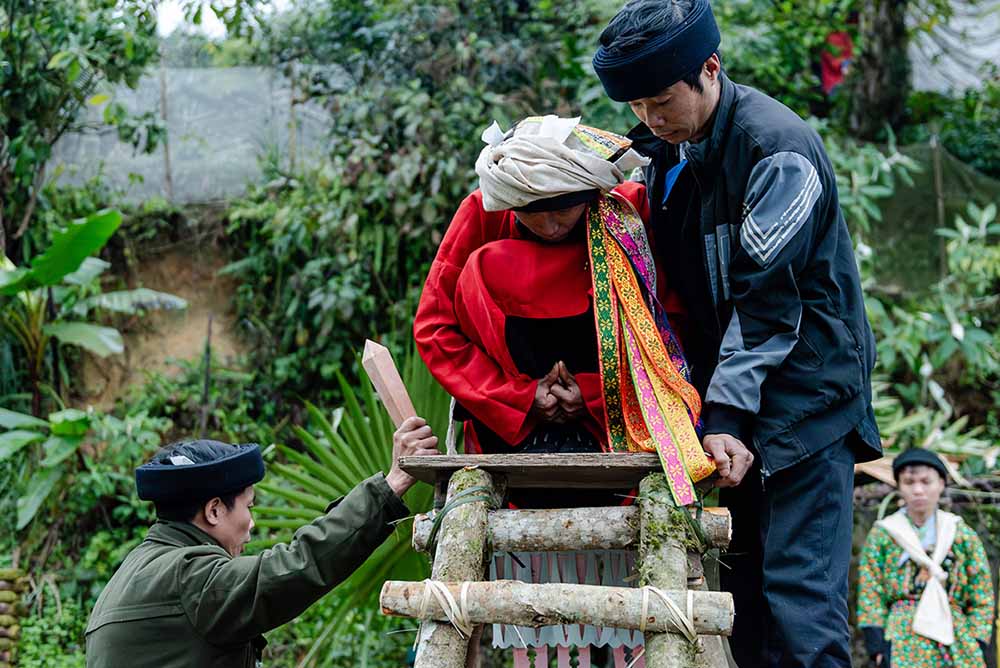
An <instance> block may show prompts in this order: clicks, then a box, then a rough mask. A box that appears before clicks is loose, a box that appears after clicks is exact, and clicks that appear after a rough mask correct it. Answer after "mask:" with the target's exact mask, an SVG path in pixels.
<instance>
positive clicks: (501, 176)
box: [476, 116, 649, 211]
mask: <svg viewBox="0 0 1000 668" xmlns="http://www.w3.org/2000/svg"><path fill="white" fill-rule="evenodd" d="M579 124H580V119H579V117H577V118H559V117H558V116H545V117H541V118H537V117H535V118H529V119H526V120H525V121H522V122H521V123H519V124H518V125H517V126H516V127H515V129H514V131H513V132H507V133H506V134H505V133H504V132H503V131H502V130H501V129H500V126H499V125H498V124H497V123H496V121H494V122H493V125H491V126H490V127H488V128H486V130H485V131H484V132H483V135H482V139H483V141H484V142H486V144H487V146H486V147H485V148H483V150H482V152H481V153H480V154H479V159H478V160H476V174H477V175H478V176H479V188H480V190H481V191H482V193H483V208H484V209H486V210H487V211H503V210H506V209H519V208H522V207H524V206H526V205H528V204H530V203H532V202H534V201H537V200H540V199H548V198H550V197H557V196H559V195H566V194H569V193H574V192H581V191H584V190H600V191H601V192H607V191H609V190H611V189H612V188H614V187H615V186H617V185H619V184H621V183H622V182H624V180H625V175H626V174H628V173H630V172H631V171H632V170H633V169H635V168H636V167H641V166H643V165H646V164H649V160H647V159H646V158H643V157H641V156H640V155H639V154H638V153H636V152H635V151H633V150H632V149H631V148H629V149H628V150H627V151H626V152H625V153H624V155H622V156H621V157H619V158H618V159H617V160H615V161H614V162H611V161H609V160H608V159H606V158H605V157H603V156H601V155H598V154H597V153H596V152H594V151H592V150H589V149H588V147H587V146H585V145H583V144H582V143H581V142H580V141H578V140H576V139H575V137H574V133H573V131H574V129H575V128H576V127H577V125H579ZM581 127H583V126H581ZM608 134H610V133H608ZM620 139H621V140H622V141H623V142H624V145H625V146H628V144H630V143H631V142H629V141H628V140H627V139H625V138H624V137H620Z"/></svg>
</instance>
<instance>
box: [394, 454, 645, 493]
mask: <svg viewBox="0 0 1000 668" xmlns="http://www.w3.org/2000/svg"><path fill="white" fill-rule="evenodd" d="M399 465H400V467H401V468H402V469H403V470H404V471H406V472H407V473H409V474H410V475H412V476H413V477H415V478H416V479H417V480H423V481H424V482H427V483H431V484H433V483H434V482H435V481H436V480H438V479H439V478H441V477H448V476H450V475H451V474H452V473H453V472H455V471H457V470H459V469H462V468H466V467H478V468H481V469H484V470H486V471H489V472H490V473H494V474H499V475H502V476H504V477H505V478H506V479H507V487H509V488H518V489H523V488H531V487H556V486H558V487H574V488H596V489H616V488H620V489H631V488H633V487H637V486H638V484H639V481H640V480H642V479H643V478H644V477H646V476H647V475H649V474H650V473H654V472H656V471H659V470H660V460H659V459H658V458H657V456H656V455H655V454H654V453H651V452H630V453H621V454H609V453H593V454H590V453H584V454H537V455H536V454H509V455H508V454H503V455H441V456H439V457H400V458H399Z"/></svg>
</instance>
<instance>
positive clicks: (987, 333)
mask: <svg viewBox="0 0 1000 668" xmlns="http://www.w3.org/2000/svg"><path fill="white" fill-rule="evenodd" d="M996 213H997V209H996V206H994V205H990V206H988V207H986V208H985V209H980V208H978V207H976V206H975V205H973V204H970V205H969V210H968V214H967V219H966V218H961V217H960V218H959V219H958V220H956V222H955V228H954V229H950V228H949V229H944V230H940V234H942V235H943V236H945V237H946V238H947V239H948V240H949V241H948V244H947V255H948V274H947V275H946V276H945V277H944V278H943V279H941V280H940V281H939V282H938V283H937V284H935V285H933V286H931V289H930V290H929V291H928V293H927V294H925V295H923V296H922V297H921V298H920V299H919V300H917V299H914V298H912V297H907V296H895V297H894V296H892V295H880V296H878V297H870V298H869V299H868V309H869V315H870V318H871V321H872V326H873V328H874V329H875V332H876V340H877V341H878V352H879V369H880V373H881V377H882V378H883V382H882V383H881V384H880V387H881V389H882V390H883V401H882V402H881V403H880V404H879V406H878V408H879V410H880V414H881V416H882V417H883V419H884V424H883V431H884V434H885V436H886V437H887V438H888V441H889V444H890V445H893V446H895V447H906V446H910V445H921V446H924V447H933V448H935V449H938V450H940V451H942V452H950V453H953V454H958V455H965V456H969V457H972V458H973V459H972V460H971V461H970V464H969V466H970V468H971V470H972V471H973V472H982V471H983V470H988V469H990V468H992V467H993V466H994V465H995V462H996V458H997V455H998V454H1000V449H998V448H997V447H996V446H995V445H994V444H995V442H996V438H997V436H998V435H1000V430H997V428H996V424H995V421H994V422H993V423H991V422H990V420H989V419H988V417H989V416H990V415H993V414H995V412H996V410H997V407H998V406H1000V334H998V332H1000V300H998V299H997V291H998V288H1000V251H998V246H997V237H998V235H1000V225H998V224H996V222H995V221H996Z"/></svg>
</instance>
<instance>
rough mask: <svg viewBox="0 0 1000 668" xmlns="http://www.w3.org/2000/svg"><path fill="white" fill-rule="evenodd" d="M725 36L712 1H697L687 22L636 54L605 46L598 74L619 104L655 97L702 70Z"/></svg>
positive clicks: (654, 38) (596, 58)
mask: <svg viewBox="0 0 1000 668" xmlns="http://www.w3.org/2000/svg"><path fill="white" fill-rule="evenodd" d="M720 41H721V37H720V34H719V26H718V25H716V23H715V16H714V15H713V14H712V7H711V6H710V5H709V4H708V0H695V3H694V8H693V9H692V10H691V13H690V14H688V15H687V16H686V17H685V18H684V20H683V21H682V22H681V23H680V24H679V25H676V26H673V27H671V28H669V29H667V30H664V31H663V32H660V33H657V34H655V35H653V36H652V37H650V38H649V39H648V40H647V41H646V42H645V43H643V44H642V45H641V46H640V47H638V48H637V49H635V50H634V51H629V52H626V53H620V52H618V51H613V50H610V49H608V48H607V47H604V46H601V47H600V48H599V49H598V50H597V53H596V54H595V55H594V71H595V72H597V76H598V77H600V79H601V83H602V84H604V90H605V92H606V93H607V94H608V97H610V98H611V99H612V100H615V101H616V102H628V101H630V100H639V99H642V98H644V97H654V96H656V95H658V94H659V93H660V92H662V91H663V89H664V88H667V87H668V86H672V85H673V84H675V83H677V82H678V81H680V80H681V79H682V78H683V77H684V76H685V75H686V74H688V73H689V72H693V71H695V70H696V69H698V68H699V67H700V66H701V64H702V63H704V62H705V61H706V60H708V57H709V56H711V55H712V54H713V53H714V52H715V51H716V50H718V48H719V42H720Z"/></svg>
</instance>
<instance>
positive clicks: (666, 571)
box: [639, 473, 699, 668]
mask: <svg viewBox="0 0 1000 668" xmlns="http://www.w3.org/2000/svg"><path fill="white" fill-rule="evenodd" d="M686 512H687V511H686V510H685V509H684V508H680V507H678V506H677V505H676V504H675V503H674V499H673V496H672V495H671V493H670V487H669V485H668V484H667V478H666V476H664V475H663V474H662V473H654V474H652V475H648V476H646V477H645V478H644V479H643V481H642V482H641V483H640V484H639V522H640V524H639V531H640V541H639V560H640V562H639V563H640V564H641V566H640V570H639V577H640V581H641V582H640V583H641V584H642V585H651V586H654V587H658V588H659V589H662V590H664V591H683V590H686V589H687V584H688V580H687V578H688V559H687V548H686V544H687V543H688V542H689V541H688V536H687V520H686V518H685V517H683V514H684V513H686ZM686 604H687V601H684V602H683V604H682V605H681V606H680V607H681V610H686V609H687V608H686ZM645 640H646V649H645V656H646V665H647V666H649V668H668V667H669V668H693V666H694V661H695V657H696V656H697V654H698V649H699V647H698V645H697V644H696V643H692V642H689V641H688V640H687V639H686V638H683V637H682V636H678V635H674V634H665V633H663V632H662V631H661V632H660V633H656V630H654V629H651V628H648V629H647V631H646V633H645Z"/></svg>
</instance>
